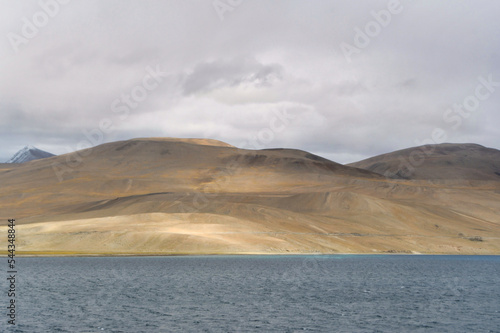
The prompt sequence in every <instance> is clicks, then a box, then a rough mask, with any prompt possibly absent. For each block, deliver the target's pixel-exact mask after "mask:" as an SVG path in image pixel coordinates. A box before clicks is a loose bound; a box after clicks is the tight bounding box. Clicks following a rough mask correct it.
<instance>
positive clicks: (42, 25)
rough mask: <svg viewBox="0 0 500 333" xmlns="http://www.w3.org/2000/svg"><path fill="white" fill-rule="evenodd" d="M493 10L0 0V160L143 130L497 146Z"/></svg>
mask: <svg viewBox="0 0 500 333" xmlns="http://www.w3.org/2000/svg"><path fill="white" fill-rule="evenodd" d="M66 2H67V3H66ZM499 13H500V2H497V1H481V0H479V1H478V0H470V1H459V0H454V1H451V0H450V1H434V0H428V1H426V0H411V1H410V0H401V1H399V2H398V1H392V0H391V1H375V0H371V1H350V0H345V1H326V0H321V1H306V0H303V1H293V0H283V1H280V0H272V1H270V0H266V1H263V0H262V1H259V0H215V1H214V0H208V1H204V0H196V1H187V0H177V1H123V0H120V1H106V0H98V1H92V0H90V1H89V0H85V1H84V0H72V1H67V0H65V1H62V0H60V1H57V0H42V1H9V0H0V33H1V35H2V37H1V39H0V40H1V42H0V71H1V73H0V74H1V75H0V142H1V145H0V161H4V160H7V159H8V158H10V157H11V155H12V154H14V153H15V152H16V151H17V150H19V149H20V148H22V147H23V146H25V145H28V144H31V145H34V146H36V147H38V148H41V149H44V150H47V151H49V152H52V153H55V154H62V153H66V152H69V151H73V150H76V149H78V148H83V147H86V146H88V145H89V144H91V145H94V144H98V143H101V142H111V141H116V140H125V139H130V138H136V137H152V136H162V137H193V138H213V139H218V140H222V141H224V142H227V143H230V144H232V145H235V146H238V147H241V148H249V149H256V148H272V147H287V148H298V149H303V150H307V151H310V152H313V153H315V154H318V155H321V156H324V157H327V158H329V159H331V160H334V161H336V162H340V163H348V162H354V161H357V160H361V159H363V158H366V157H370V156H373V155H377V154H380V153H385V152H390V151H393V150H397V149H402V148H407V147H411V146H416V145H419V144H421V143H422V142H424V143H428V142H432V140H433V141H434V142H437V143H440V142H443V141H446V142H472V143H478V144H482V145H484V146H488V147H493V148H497V149H500V126H499V125H500V108H499V106H500V83H497V82H500V35H499V32H500V20H499V19H498V14H499ZM454 104H455V106H454Z"/></svg>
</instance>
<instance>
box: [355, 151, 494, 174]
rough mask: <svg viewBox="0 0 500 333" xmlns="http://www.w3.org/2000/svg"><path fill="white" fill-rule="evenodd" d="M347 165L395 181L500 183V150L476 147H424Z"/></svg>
mask: <svg viewBox="0 0 500 333" xmlns="http://www.w3.org/2000/svg"><path fill="white" fill-rule="evenodd" d="M347 165H348V166H352V167H356V168H361V169H365V170H369V171H372V172H376V173H378V174H381V175H384V176H386V177H388V178H394V179H420V180H435V179H439V180H460V179H462V180H498V181H500V150H497V149H492V148H486V147H483V146H481V145H477V144H454V143H443V144H437V145H425V146H420V147H413V148H408V149H403V150H398V151H395V152H392V153H388V154H383V155H378V156H375V157H371V158H368V159H366V160H362V161H359V162H355V163H350V164H347Z"/></svg>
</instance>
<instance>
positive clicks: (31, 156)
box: [6, 145, 55, 163]
mask: <svg viewBox="0 0 500 333" xmlns="http://www.w3.org/2000/svg"><path fill="white" fill-rule="evenodd" d="M52 156H55V155H54V154H51V153H49V152H46V151H43V150H40V149H38V148H36V147H33V146H30V145H28V146H25V147H24V148H23V149H21V150H20V151H18V152H17V153H15V154H14V156H12V157H11V159H10V160H8V161H7V162H6V163H24V162H29V161H33V160H39V159H42V158H47V157H52Z"/></svg>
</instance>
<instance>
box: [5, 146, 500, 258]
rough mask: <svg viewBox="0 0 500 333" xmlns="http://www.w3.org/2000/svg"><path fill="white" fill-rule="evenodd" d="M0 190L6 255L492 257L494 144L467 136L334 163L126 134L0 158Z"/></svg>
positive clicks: (287, 152)
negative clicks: (31, 157) (33, 155)
mask: <svg viewBox="0 0 500 333" xmlns="http://www.w3.org/2000/svg"><path fill="white" fill-rule="evenodd" d="M431 148H432V149H431ZM416 151H417V152H418V154H417V153H415V152H416ZM403 161H404V162H403ZM0 186H1V189H2V190H1V192H0V218H1V219H2V220H4V221H5V222H7V219H9V218H15V219H16V223H17V226H16V235H17V244H16V251H17V254H18V255H22V254H24V255H172V254H238V253H241V254H295V253H374V254H376V253H422V254H424V253H426V254H427V253H432V254H437V253H446V254H500V151H498V150H495V149H488V148H484V147H482V146H479V145H461V144H443V145H435V146H425V147H419V148H410V149H407V150H402V151H398V152H394V153H391V154H386V155H381V156H377V157H374V158H372V159H368V160H365V161H361V162H357V163H353V164H350V165H346V166H344V165H341V164H338V163H335V162H332V161H329V160H326V159H324V158H321V157H319V156H316V155H313V154H310V153H308V152H305V151H300V150H292V149H266V150H244V149H238V148H236V147H233V146H230V145H228V144H225V143H223V142H220V141H215V140H207V139H203V140H202V139H199V140H197V139H171V138H147V139H133V140H128V141H120V142H113V143H107V144H103V145H100V146H97V147H94V148H90V149H87V150H82V151H78V152H75V153H71V154H66V155H60V156H54V157H49V158H44V159H40V160H35V161H30V162H26V163H22V164H0ZM5 224H6V223H5ZM5 224H4V226H2V227H1V228H0V232H2V233H3V234H4V235H6V233H7V227H6V226H5ZM0 248H1V249H6V248H7V243H6V237H1V238H0ZM3 252H5V251H3Z"/></svg>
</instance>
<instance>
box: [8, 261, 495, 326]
mask: <svg viewBox="0 0 500 333" xmlns="http://www.w3.org/2000/svg"><path fill="white" fill-rule="evenodd" d="M17 264H18V265H17V269H18V273H17V280H16V291H17V293H16V296H17V297H16V305H17V307H16V325H15V326H12V325H8V324H7V320H8V317H7V315H6V314H7V309H6V305H7V302H8V301H7V300H6V299H7V297H6V293H7V290H8V287H9V286H8V285H7V283H8V281H6V279H5V278H3V279H2V284H1V288H2V290H3V291H2V294H3V295H4V296H3V298H2V299H4V300H5V301H3V304H4V305H5V306H4V307H3V308H4V313H5V314H4V315H3V316H2V323H1V325H0V329H1V331H2V332H29V333H32V332H500V256H423V255H413V256H412V255H318V256H312V255H311V256H177V257H118V258H117V257H114V258H113V257H94V258H89V257H86V258H69V257H68V258H18V263H17ZM4 266H5V267H6V266H7V259H5V264H4ZM6 271H7V269H6V268H5V269H4V275H5V276H7V273H6Z"/></svg>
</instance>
